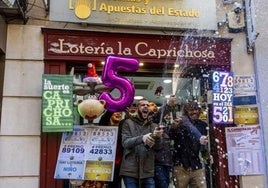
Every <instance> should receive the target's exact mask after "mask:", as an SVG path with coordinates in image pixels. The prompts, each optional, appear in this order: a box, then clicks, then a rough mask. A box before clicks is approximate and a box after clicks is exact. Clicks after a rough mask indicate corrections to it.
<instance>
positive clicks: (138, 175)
mask: <svg viewBox="0 0 268 188" xmlns="http://www.w3.org/2000/svg"><path fill="white" fill-rule="evenodd" d="M149 112H150V111H149V101H148V100H146V99H142V100H140V101H138V104H137V114H136V115H135V116H130V118H128V119H126V120H125V121H124V123H123V126H122V145H123V147H124V153H123V158H122V164H121V169H120V175H121V176H122V177H123V180H124V184H125V186H126V188H129V187H131V188H154V187H155V183H154V157H155V156H154V149H157V147H159V146H160V144H161V142H162V138H161V136H162V133H163V131H161V130H159V129H157V126H158V125H157V124H155V123H153V122H152V121H151V120H150V118H149Z"/></svg>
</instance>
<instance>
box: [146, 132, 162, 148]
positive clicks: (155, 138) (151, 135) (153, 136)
mask: <svg viewBox="0 0 268 188" xmlns="http://www.w3.org/2000/svg"><path fill="white" fill-rule="evenodd" d="M150 137H151V138H153V139H154V140H157V139H158V138H159V137H158V136H156V135H155V134H153V133H151V134H150ZM144 147H145V148H146V149H147V150H150V149H151V147H150V146H148V145H147V144H144Z"/></svg>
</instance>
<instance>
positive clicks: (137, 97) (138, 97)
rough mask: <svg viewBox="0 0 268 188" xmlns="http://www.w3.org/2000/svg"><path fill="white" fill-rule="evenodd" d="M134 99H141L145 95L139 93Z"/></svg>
mask: <svg viewBox="0 0 268 188" xmlns="http://www.w3.org/2000/svg"><path fill="white" fill-rule="evenodd" d="M134 99H135V100H141V99H143V96H139V95H137V96H135V97H134Z"/></svg>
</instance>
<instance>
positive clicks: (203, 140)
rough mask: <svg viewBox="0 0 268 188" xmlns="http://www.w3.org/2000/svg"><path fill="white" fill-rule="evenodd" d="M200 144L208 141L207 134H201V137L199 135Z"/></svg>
mask: <svg viewBox="0 0 268 188" xmlns="http://www.w3.org/2000/svg"><path fill="white" fill-rule="evenodd" d="M199 141H200V144H201V145H206V144H207V143H208V137H207V136H204V135H202V136H201V137H200V140H199Z"/></svg>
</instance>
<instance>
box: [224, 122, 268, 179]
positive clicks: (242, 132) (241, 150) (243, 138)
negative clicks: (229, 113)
mask: <svg viewBox="0 0 268 188" xmlns="http://www.w3.org/2000/svg"><path fill="white" fill-rule="evenodd" d="M225 131H226V144H227V151H228V170H229V175H254V174H263V173H264V168H263V167H264V159H263V154H262V149H261V146H262V144H261V133H260V131H261V129H260V126H259V125H254V126H244V127H226V128H225Z"/></svg>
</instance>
